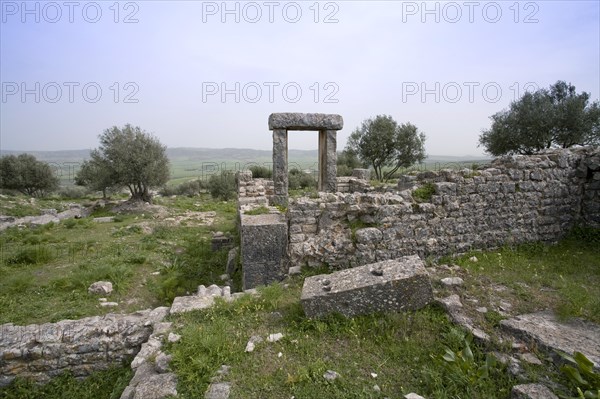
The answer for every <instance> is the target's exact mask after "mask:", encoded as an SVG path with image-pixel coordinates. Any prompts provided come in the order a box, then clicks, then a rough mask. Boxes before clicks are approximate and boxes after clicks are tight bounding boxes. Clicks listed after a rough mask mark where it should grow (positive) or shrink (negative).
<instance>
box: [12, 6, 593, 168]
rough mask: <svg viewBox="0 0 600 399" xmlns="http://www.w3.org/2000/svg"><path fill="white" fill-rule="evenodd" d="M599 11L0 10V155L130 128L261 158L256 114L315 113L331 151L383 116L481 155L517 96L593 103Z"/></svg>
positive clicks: (313, 138) (301, 141)
mask: <svg viewBox="0 0 600 399" xmlns="http://www.w3.org/2000/svg"><path fill="white" fill-rule="evenodd" d="M599 4H600V2H598V1H596V0H592V1H515V0H512V1H496V2H493V1H457V2H446V1H439V2H438V1H427V2H423V1H414V2H413V1H318V2H317V1H314V0H313V1H297V2H289V1H257V2H249V1H227V2H223V1H217V2H210V1H169V2H166V1H131V2H127V1H120V2H115V1H114V0H113V1H96V2H88V1H82V2H80V1H70V2H69V1H57V2H48V1H29V2H22V1H5V0H0V8H1V12H2V20H1V32H0V44H1V50H0V59H1V71H0V73H1V79H0V80H1V82H2V98H1V103H0V112H1V115H0V116H1V122H0V129H1V131H0V134H1V136H0V148H1V149H3V150H32V151H33V150H64V149H85V148H95V147H97V145H98V139H97V137H98V135H99V134H100V133H102V131H103V130H104V129H106V128H109V127H112V126H114V125H117V126H123V125H124V124H126V123H131V124H133V125H138V126H140V127H141V128H142V129H144V130H146V131H148V132H151V133H153V134H155V135H156V136H157V137H158V138H159V139H160V140H161V142H162V143H163V144H165V145H167V146H169V147H209V148H224V147H236V148H255V149H270V148H272V138H271V132H270V131H269V130H268V125H267V121H268V116H269V114H271V113H272V112H322V113H337V114H341V115H342V116H343V118H344V122H345V124H344V129H343V130H342V131H340V132H339V134H338V149H339V150H341V149H342V148H343V147H344V145H345V143H346V139H347V137H348V136H349V134H350V133H351V132H352V131H353V130H354V129H355V128H356V127H357V126H359V124H360V123H361V121H362V120H364V119H366V118H369V117H373V116H376V115H378V114H387V115H391V116H392V117H393V118H394V119H395V120H396V121H398V122H399V123H403V122H411V123H413V124H415V125H416V126H417V127H418V128H419V129H420V130H421V131H423V132H424V133H425V134H426V136H427V141H426V149H427V152H428V153H429V154H435V155H458V156H460V155H480V154H483V149H482V148H478V147H477V142H478V136H479V134H480V133H481V130H482V129H486V128H489V126H490V119H489V117H490V116H491V115H492V114H494V113H496V112H498V111H500V110H502V109H505V108H506V107H507V106H508V104H509V103H510V101H512V100H515V99H516V98H518V97H519V96H520V95H522V94H523V93H524V92H525V91H526V90H535V88H537V87H548V86H549V85H551V84H553V83H554V82H556V81H557V80H565V81H567V82H570V83H572V84H574V85H575V86H576V88H577V90H578V91H579V92H581V91H586V92H589V93H591V96H592V98H593V99H598V97H599V95H600V13H599V8H600V6H599ZM316 147H317V134H315V133H312V132H293V133H291V135H290V148H296V149H314V148H316Z"/></svg>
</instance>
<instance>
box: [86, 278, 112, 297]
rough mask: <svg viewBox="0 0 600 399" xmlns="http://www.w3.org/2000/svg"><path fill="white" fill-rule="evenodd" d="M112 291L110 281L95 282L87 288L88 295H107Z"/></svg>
mask: <svg viewBox="0 0 600 399" xmlns="http://www.w3.org/2000/svg"><path fill="white" fill-rule="evenodd" d="M112 291H113V285H112V283H111V282H110V281H96V282H95V283H93V284H92V285H90V286H89V288H88V292H89V293H90V294H101V295H109V294H110V293H111V292H112Z"/></svg>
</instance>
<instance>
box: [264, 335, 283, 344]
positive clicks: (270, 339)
mask: <svg viewBox="0 0 600 399" xmlns="http://www.w3.org/2000/svg"><path fill="white" fill-rule="evenodd" d="M281 338H283V334H282V333H276V334H269V336H268V337H267V341H268V342H277V341H279V340H280V339H281Z"/></svg>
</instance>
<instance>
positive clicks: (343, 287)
mask: <svg viewBox="0 0 600 399" xmlns="http://www.w3.org/2000/svg"><path fill="white" fill-rule="evenodd" d="M432 301H433V292H432V288H431V283H430V281H429V274H428V273H427V271H426V270H425V264H424V263H423V261H422V260H421V259H420V258H419V257H418V256H417V255H413V256H405V257H402V258H398V259H394V260H387V261H383V262H378V263H374V264H370V265H365V266H360V267H355V268H353V269H346V270H341V271H338V272H335V273H332V274H329V275H325V274H322V275H318V276H312V277H308V278H307V279H306V280H304V286H303V288H302V297H301V302H302V306H303V308H304V312H305V313H306V315H307V316H308V317H321V316H325V315H327V314H329V313H333V312H339V313H341V314H343V315H344V316H347V317H353V316H356V315H361V314H369V313H374V312H385V311H399V310H414V309H419V308H422V307H424V306H425V305H427V304H428V303H430V302H432Z"/></svg>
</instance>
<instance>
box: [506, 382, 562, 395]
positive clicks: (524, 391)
mask: <svg viewBox="0 0 600 399" xmlns="http://www.w3.org/2000/svg"><path fill="white" fill-rule="evenodd" d="M510 397H511V399H558V396H556V395H554V394H553V393H552V391H551V390H550V389H548V388H546V387H545V386H544V385H541V384H522V385H515V386H514V387H513V388H512V391H511V393H510Z"/></svg>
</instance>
